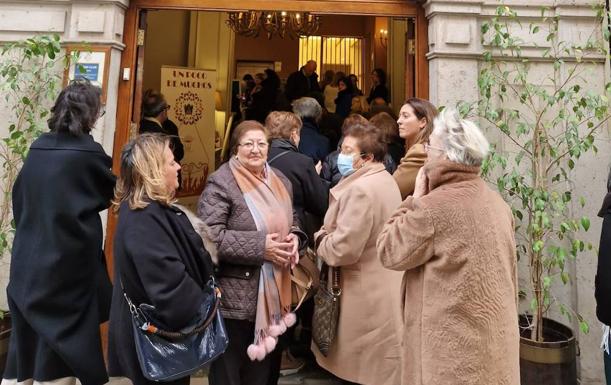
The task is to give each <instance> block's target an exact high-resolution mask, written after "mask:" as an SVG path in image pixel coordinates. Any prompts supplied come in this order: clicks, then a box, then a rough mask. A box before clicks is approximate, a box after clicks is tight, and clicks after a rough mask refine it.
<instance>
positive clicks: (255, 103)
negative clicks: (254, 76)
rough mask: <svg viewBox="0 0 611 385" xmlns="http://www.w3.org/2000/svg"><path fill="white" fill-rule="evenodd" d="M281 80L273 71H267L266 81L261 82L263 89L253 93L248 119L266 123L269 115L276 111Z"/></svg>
mask: <svg viewBox="0 0 611 385" xmlns="http://www.w3.org/2000/svg"><path fill="white" fill-rule="evenodd" d="M279 89H280V78H279V77H278V74H277V73H276V72H275V71H274V70H272V69H269V68H268V69H266V70H265V79H264V80H263V81H262V82H261V89H260V90H259V91H258V92H255V93H253V95H252V103H251V105H250V108H249V109H248V110H246V119H248V120H256V121H257V122H259V123H264V122H265V118H267V114H269V113H270V112H271V111H273V110H275V109H276V101H277V99H278V90H279Z"/></svg>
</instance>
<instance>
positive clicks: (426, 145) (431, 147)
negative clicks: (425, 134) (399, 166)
mask: <svg viewBox="0 0 611 385" xmlns="http://www.w3.org/2000/svg"><path fill="white" fill-rule="evenodd" d="M430 150H436V151H441V152H443V151H445V150H444V149H443V148H439V147H435V146H431V145H430V144H428V143H425V144H424V151H425V152H429V151H430Z"/></svg>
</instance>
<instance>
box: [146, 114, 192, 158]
mask: <svg viewBox="0 0 611 385" xmlns="http://www.w3.org/2000/svg"><path fill="white" fill-rule="evenodd" d="M145 132H158V133H161V134H166V135H171V136H172V139H171V140H172V142H171V146H172V153H173V154H174V160H176V161H177V162H178V163H180V161H181V160H182V158H184V157H185V147H184V146H183V144H182V142H181V141H180V137H179V136H178V126H176V124H174V122H172V121H171V120H170V119H166V120H165V121H164V122H163V124H162V126H161V127H160V126H159V125H158V124H157V123H156V122H153V121H150V120H146V119H142V121H141V122H140V131H139V133H140V134H142V133H145Z"/></svg>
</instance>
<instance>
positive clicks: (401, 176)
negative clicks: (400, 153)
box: [392, 143, 426, 199]
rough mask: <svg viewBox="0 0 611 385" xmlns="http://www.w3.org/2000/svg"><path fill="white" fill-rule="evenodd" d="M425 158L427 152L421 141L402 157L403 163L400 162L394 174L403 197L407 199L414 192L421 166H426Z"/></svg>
mask: <svg viewBox="0 0 611 385" xmlns="http://www.w3.org/2000/svg"><path fill="white" fill-rule="evenodd" d="M425 160H426V152H424V145H423V144H421V143H418V144H414V145H413V146H411V147H410V148H409V150H407V153H406V154H405V156H404V157H403V158H401V163H399V166H398V167H397V170H395V172H394V173H393V174H392V176H393V178H395V181H396V182H397V185H399V191H401V199H405V198H407V196H408V195H412V194H413V193H414V186H415V185H416V175H418V171H420V168H421V167H422V166H424V161H425Z"/></svg>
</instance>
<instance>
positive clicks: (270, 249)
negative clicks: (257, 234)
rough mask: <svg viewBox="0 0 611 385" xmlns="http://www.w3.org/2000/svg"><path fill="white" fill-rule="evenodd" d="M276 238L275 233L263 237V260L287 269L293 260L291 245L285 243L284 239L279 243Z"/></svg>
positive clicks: (287, 242)
mask: <svg viewBox="0 0 611 385" xmlns="http://www.w3.org/2000/svg"><path fill="white" fill-rule="evenodd" d="M291 235H294V234H291ZM278 237H279V235H278V234H277V233H273V234H267V236H266V237H265V255H264V256H263V259H265V260H266V261H269V262H271V263H273V264H276V265H278V266H282V267H287V266H289V264H290V263H291V259H292V258H293V244H292V243H291V242H289V241H287V240H286V238H285V239H284V241H281V242H280V241H278ZM287 238H288V237H287Z"/></svg>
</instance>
